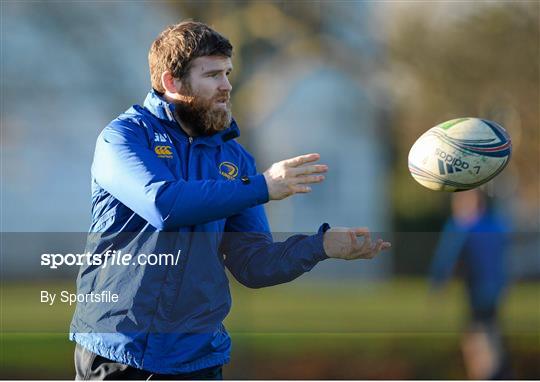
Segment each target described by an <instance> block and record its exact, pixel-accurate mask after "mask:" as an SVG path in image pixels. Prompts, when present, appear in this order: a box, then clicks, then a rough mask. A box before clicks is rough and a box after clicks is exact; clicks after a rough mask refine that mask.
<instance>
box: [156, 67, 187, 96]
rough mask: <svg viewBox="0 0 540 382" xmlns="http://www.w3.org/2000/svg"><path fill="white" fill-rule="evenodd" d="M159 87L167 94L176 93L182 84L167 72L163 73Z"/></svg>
mask: <svg viewBox="0 0 540 382" xmlns="http://www.w3.org/2000/svg"><path fill="white" fill-rule="evenodd" d="M161 85H162V86H163V88H164V89H165V91H166V92H167V93H173V94H174V93H178V91H179V90H180V87H181V86H182V83H181V82H180V81H178V80H177V79H176V78H174V77H173V75H172V73H171V72H169V71H165V72H163V74H162V75H161Z"/></svg>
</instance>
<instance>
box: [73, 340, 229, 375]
mask: <svg viewBox="0 0 540 382" xmlns="http://www.w3.org/2000/svg"><path fill="white" fill-rule="evenodd" d="M75 372H76V376H75V379H76V380H86V381H88V380H98V381H103V380H130V379H131V380H186V379H187V380H221V379H223V375H222V372H221V366H215V367H210V368H208V369H202V370H197V371H195V372H192V373H186V374H174V375H173V374H156V373H151V372H149V371H145V370H141V369H136V368H134V367H131V366H128V365H124V364H121V363H118V362H114V361H111V360H109V359H107V358H104V357H101V356H99V355H97V354H95V353H92V352H91V351H89V350H87V349H85V348H83V347H82V346H81V345H79V344H77V345H76V346H75Z"/></svg>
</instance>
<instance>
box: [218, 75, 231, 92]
mask: <svg viewBox="0 0 540 382" xmlns="http://www.w3.org/2000/svg"><path fill="white" fill-rule="evenodd" d="M219 90H223V91H228V92H230V91H231V90H232V85H231V83H230V82H229V78H228V77H227V76H225V77H224V78H223V81H221V84H220V85H219Z"/></svg>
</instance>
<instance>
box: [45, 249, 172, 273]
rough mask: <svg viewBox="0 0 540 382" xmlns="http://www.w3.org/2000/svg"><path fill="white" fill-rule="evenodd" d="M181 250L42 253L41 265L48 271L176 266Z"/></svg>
mask: <svg viewBox="0 0 540 382" xmlns="http://www.w3.org/2000/svg"><path fill="white" fill-rule="evenodd" d="M181 252H182V251H181V250H178V252H177V253H176V255H175V254H172V253H148V254H146V253H139V254H137V255H136V256H133V255H132V254H131V253H122V251H121V250H120V251H116V250H108V251H107V252H105V253H90V252H87V253H42V254H41V265H42V266H44V267H49V268H50V269H57V268H58V267H61V266H74V265H76V266H81V265H89V266H96V267H101V268H106V267H108V266H114V265H124V266H127V265H178V264H179V262H180V254H181Z"/></svg>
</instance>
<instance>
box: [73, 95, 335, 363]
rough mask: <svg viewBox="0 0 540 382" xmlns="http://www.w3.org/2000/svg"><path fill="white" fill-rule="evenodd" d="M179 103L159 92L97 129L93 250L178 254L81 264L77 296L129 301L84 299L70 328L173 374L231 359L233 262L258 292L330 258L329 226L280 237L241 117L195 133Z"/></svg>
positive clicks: (125, 359) (100, 347) (105, 350)
mask: <svg viewBox="0 0 540 382" xmlns="http://www.w3.org/2000/svg"><path fill="white" fill-rule="evenodd" d="M173 107H174V105H172V104H168V103H167V102H165V101H164V100H163V99H162V98H161V97H159V95H157V94H156V93H155V92H151V93H149V94H148V96H147V98H146V100H145V103H144V107H141V106H138V105H135V106H133V107H131V108H130V109H129V110H127V111H126V112H125V113H124V114H122V115H120V116H119V117H118V118H117V119H115V120H114V121H112V122H111V123H110V124H109V125H108V126H107V127H106V128H105V129H104V130H103V131H102V133H101V134H100V135H99V137H98V139H97V143H96V150H95V154H94V162H93V165H92V225H91V228H90V233H89V237H88V242H87V248H86V252H89V253H91V254H95V253H97V254H104V253H106V252H107V251H108V250H109V251H117V253H122V254H126V253H128V254H131V255H132V256H133V259H134V260H137V259H138V258H140V255H141V254H150V253H153V254H159V253H170V254H174V255H175V262H174V264H171V262H169V263H166V264H157V265H149V264H144V262H143V263H138V262H136V261H133V262H132V263H130V264H129V265H108V266H102V265H97V264H96V263H92V264H86V265H83V266H81V269H80V272H79V276H78V278H77V293H78V294H83V295H89V294H91V293H94V294H97V293H101V292H110V293H111V294H118V296H119V298H118V301H117V302H109V301H105V302H103V301H101V302H95V301H89V302H88V301H84V302H78V304H77V308H76V311H75V314H74V317H73V320H72V323H71V328H70V339H71V340H74V341H76V342H78V343H79V344H80V345H82V346H83V347H85V348H87V349H89V350H90V351H92V352H94V353H97V354H99V355H101V356H103V357H105V358H108V359H110V360H113V361H116V362H120V363H123V364H127V365H130V366H133V367H136V368H140V369H144V370H148V371H151V372H155V373H165V374H175V373H184V372H192V371H195V370H199V369H203V368H207V367H211V366H216V365H221V364H224V363H227V362H228V361H229V353H230V338H229V335H228V334H227V332H226V330H225V328H224V326H223V324H222V322H223V320H224V318H225V317H226V316H227V314H228V313H229V310H230V307H231V296H230V292H229V283H228V279H227V276H226V273H225V267H227V268H228V269H229V271H230V272H231V274H232V275H234V277H235V278H236V279H237V280H238V281H239V282H241V283H242V284H244V285H246V286H248V287H251V288H260V287H265V286H270V285H275V284H280V283H284V282H288V281H291V280H293V279H295V278H296V277H298V276H300V275H301V274H303V273H304V272H307V271H309V270H311V269H312V268H313V267H314V266H315V265H316V264H317V262H319V261H321V260H323V259H326V258H327V256H326V254H325V253H324V249H323V246H322V235H323V233H324V231H325V230H326V229H328V225H327V224H324V225H323V226H321V228H320V229H319V232H318V233H317V234H315V235H312V236H307V235H294V236H292V237H290V238H288V239H287V240H286V241H284V242H274V241H273V238H272V235H271V233H270V229H269V226H268V221H267V218H266V215H265V212H264V208H263V206H262V205H263V204H264V203H266V202H267V201H268V189H267V186H266V182H265V179H264V176H263V175H262V174H257V171H256V168H255V163H254V160H253V158H252V157H251V155H250V154H249V153H248V152H247V151H246V150H245V149H244V148H243V147H242V146H241V145H240V144H239V143H237V142H236V141H235V139H234V138H236V137H238V135H239V130H238V127H237V126H236V123H235V122H234V121H233V122H232V124H231V126H230V127H229V128H228V129H226V130H224V131H222V132H220V133H217V134H215V135H213V136H209V137H195V138H190V137H188V136H187V135H186V134H185V133H184V132H183V130H182V129H181V128H180V126H179V125H178V124H177V122H176V121H175V119H174V118H173ZM110 253H112V252H110ZM102 258H103V257H102Z"/></svg>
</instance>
